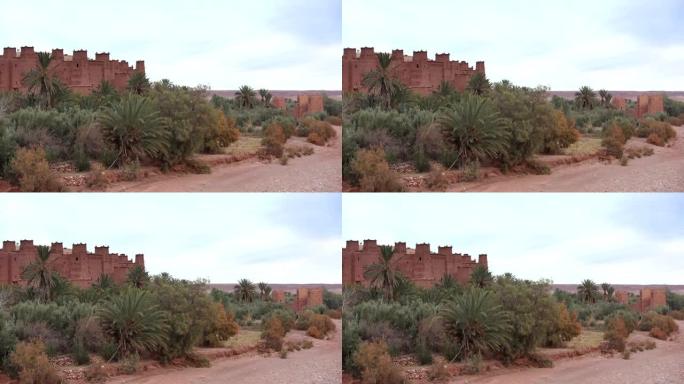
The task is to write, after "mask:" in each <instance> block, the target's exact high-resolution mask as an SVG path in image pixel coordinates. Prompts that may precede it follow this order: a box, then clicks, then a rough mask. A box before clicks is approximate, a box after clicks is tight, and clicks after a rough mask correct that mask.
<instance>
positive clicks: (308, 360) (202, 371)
mask: <svg viewBox="0 0 684 384" xmlns="http://www.w3.org/2000/svg"><path fill="white" fill-rule="evenodd" d="M333 321H334V322H335V325H336V326H337V331H336V332H335V334H334V336H333V338H332V339H331V340H316V339H311V338H309V339H310V340H313V342H314V347H313V348H311V349H306V350H301V351H298V352H292V353H290V354H288V355H287V359H281V358H280V357H278V356H277V355H273V356H272V357H262V356H249V357H243V358H237V359H229V360H216V361H214V362H212V366H211V367H210V368H185V369H179V370H164V371H161V372H159V373H155V374H152V375H147V376H145V375H143V376H140V375H136V376H123V377H118V378H115V379H113V380H111V381H107V383H114V384H225V383H240V384H269V383H274V384H276V383H277V384H339V383H340V381H341V377H342V339H341V333H342V322H341V321H340V320H333ZM292 333H293V335H290V334H288V338H290V337H295V338H303V337H306V336H304V334H303V333H302V332H297V331H292Z"/></svg>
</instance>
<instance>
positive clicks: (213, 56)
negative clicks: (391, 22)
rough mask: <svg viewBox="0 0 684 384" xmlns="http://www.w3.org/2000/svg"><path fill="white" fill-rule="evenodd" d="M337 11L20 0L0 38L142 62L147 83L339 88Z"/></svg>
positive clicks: (273, 4) (215, 3)
mask: <svg viewBox="0 0 684 384" xmlns="http://www.w3.org/2000/svg"><path fill="white" fill-rule="evenodd" d="M340 8H341V2H340V0H323V1H314V0H310V1H304V0H297V1H295V2H290V1H286V0H260V1H248V2H237V1H221V0H198V1H193V2H188V1H183V0H168V1H162V0H147V1H143V2H140V1H134V0H120V1H118V2H116V4H114V3H106V2H99V1H87V0H72V1H70V2H69V7H64V5H63V4H62V3H60V2H56V1H46V0H25V1H22V2H8V3H7V4H3V12H1V13H0V36H5V38H6V39H7V40H5V41H3V44H5V45H6V46H16V47H19V46H22V45H33V46H35V47H36V49H37V50H43V51H45V50H48V51H49V50H51V49H52V48H64V49H65V50H66V52H70V51H71V50H75V49H81V48H82V49H87V50H89V53H90V55H91V57H92V56H94V52H95V51H97V52H100V51H109V52H110V53H111V57H112V58H113V59H117V60H126V61H128V62H129V63H134V62H135V61H136V60H145V61H146V70H147V72H148V76H149V77H150V78H151V79H152V80H160V79H163V78H167V79H170V80H172V81H173V82H174V83H178V84H182V85H189V86H195V85H198V84H205V85H209V86H211V87H212V88H213V89H237V88H238V87H239V86H241V85H244V84H250V85H252V86H253V87H255V88H267V89H292V90H295V89H339V88H340V83H341V71H340V67H341V63H340V51H341V44H340V43H341V30H340V28H341V27H340V23H341V20H340V17H339V12H340ZM17 15H23V16H21V17H18V16H17ZM29 15H30V16H29ZM27 17H30V20H31V23H30V24H31V26H30V28H27V27H26V20H27V19H26V18H27ZM333 48H334V49H333Z"/></svg>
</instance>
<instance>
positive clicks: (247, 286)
mask: <svg viewBox="0 0 684 384" xmlns="http://www.w3.org/2000/svg"><path fill="white" fill-rule="evenodd" d="M233 290H234V292H235V296H236V297H237V299H238V300H239V301H241V302H243V303H244V302H249V303H251V302H252V301H254V297H255V296H256V286H255V285H254V283H252V282H251V281H249V280H247V279H241V280H240V281H238V283H237V285H236V286H235V288H233Z"/></svg>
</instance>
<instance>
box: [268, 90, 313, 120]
mask: <svg viewBox="0 0 684 384" xmlns="http://www.w3.org/2000/svg"><path fill="white" fill-rule="evenodd" d="M271 105H273V107H275V108H278V109H282V110H287V102H286V101H285V98H283V97H280V96H276V97H274V98H273V101H272V102H271ZM324 110H325V108H324V106H323V95H297V103H296V104H295V107H294V109H293V110H291V111H290V112H291V114H292V116H293V117H295V118H297V119H301V118H302V117H304V116H306V115H310V114H312V113H318V112H323V111H324Z"/></svg>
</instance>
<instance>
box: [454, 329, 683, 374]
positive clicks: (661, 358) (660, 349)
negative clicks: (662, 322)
mask: <svg viewBox="0 0 684 384" xmlns="http://www.w3.org/2000/svg"><path fill="white" fill-rule="evenodd" d="M677 323H678V324H679V327H680V329H683V330H684V328H682V327H684V321H678V322H677ZM645 338H647V337H646V336H645V334H644V333H643V332H635V333H634V334H633V335H632V336H630V340H637V339H645ZM648 339H649V340H654V341H655V342H656V344H657V348H656V349H653V350H650V351H643V352H638V353H633V354H632V355H631V356H630V359H629V360H625V359H623V358H622V357H621V356H618V355H615V356H614V357H606V356H602V355H600V354H592V355H588V356H585V357H580V358H576V359H568V360H562V361H557V362H556V363H555V366H554V367H553V368H532V369H522V370H520V369H517V370H515V369H503V370H499V371H496V372H493V373H491V374H486V375H482V376H463V377H459V378H456V379H454V380H452V381H449V383H453V384H456V383H459V384H462V383H463V384H464V383H473V384H542V383H553V384H576V383H583V384H585V383H586V384H623V383H634V384H637V383H638V384H680V383H684V335H682V334H681V333H680V334H678V335H676V336H675V338H674V340H672V341H660V340H656V339H652V338H648Z"/></svg>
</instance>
